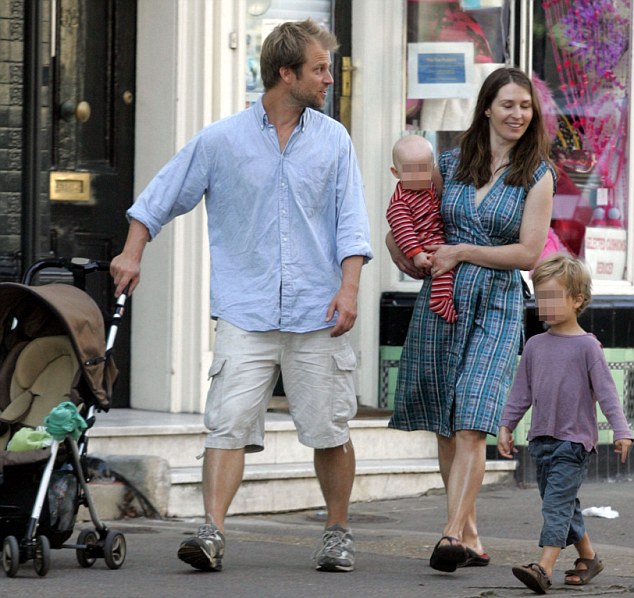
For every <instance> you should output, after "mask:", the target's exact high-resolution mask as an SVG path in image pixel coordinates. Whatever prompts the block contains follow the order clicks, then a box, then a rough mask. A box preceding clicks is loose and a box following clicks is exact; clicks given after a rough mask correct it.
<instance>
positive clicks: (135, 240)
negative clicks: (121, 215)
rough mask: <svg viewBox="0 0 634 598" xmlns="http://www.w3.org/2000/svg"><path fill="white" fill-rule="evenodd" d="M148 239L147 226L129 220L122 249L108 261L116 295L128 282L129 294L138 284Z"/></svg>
mask: <svg viewBox="0 0 634 598" xmlns="http://www.w3.org/2000/svg"><path fill="white" fill-rule="evenodd" d="M149 239H150V233H149V231H148V229H147V227H146V226H145V225H144V224H142V223H141V222H139V221H138V220H131V221H130V227H129V228H128V237H127V239H126V242H125V246H124V248H123V251H122V252H121V253H120V254H119V255H118V256H116V257H115V258H113V260H112V261H111V262H110V274H111V275H112V278H113V279H114V284H115V296H116V297H118V296H119V295H120V294H121V293H122V292H123V291H124V289H125V288H126V286H127V285H128V283H129V284H130V290H129V293H130V294H132V291H134V289H135V288H136V286H137V285H138V284H139V280H140V278H141V258H142V257H143V250H144V249H145V246H146V245H147V242H148V240H149Z"/></svg>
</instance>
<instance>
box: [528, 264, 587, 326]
mask: <svg viewBox="0 0 634 598" xmlns="http://www.w3.org/2000/svg"><path fill="white" fill-rule="evenodd" d="M552 278H556V279H557V281H558V282H559V283H560V284H561V286H563V287H564V289H565V291H566V294H567V295H568V296H569V297H576V296H577V295H581V296H582V297H583V302H582V303H581V305H580V306H579V309H578V310H577V314H580V313H581V312H582V311H583V310H584V309H585V308H586V307H588V305H589V304H590V301H592V276H591V275H590V270H588V267H587V266H586V265H585V263H584V262H583V261H581V260H580V259H577V258H575V257H572V256H571V255H568V254H566V253H554V254H553V255H551V256H550V257H548V258H547V259H545V260H544V261H543V262H541V263H540V264H539V265H538V266H537V267H536V268H535V270H534V271H533V276H532V280H533V285H534V286H537V285H538V284H540V283H542V282H546V281H547V280H550V279H552Z"/></svg>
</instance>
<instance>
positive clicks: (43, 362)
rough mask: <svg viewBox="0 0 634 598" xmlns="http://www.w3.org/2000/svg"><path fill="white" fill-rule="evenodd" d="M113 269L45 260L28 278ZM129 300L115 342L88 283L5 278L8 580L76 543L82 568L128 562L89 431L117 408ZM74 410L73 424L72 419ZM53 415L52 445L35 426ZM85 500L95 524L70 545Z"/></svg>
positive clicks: (42, 571) (1, 389) (0, 358)
mask: <svg viewBox="0 0 634 598" xmlns="http://www.w3.org/2000/svg"><path fill="white" fill-rule="evenodd" d="M106 266H109V264H106V265H104V264H96V263H95V262H92V261H90V260H81V259H78V260H76V261H72V262H71V263H70V265H67V264H66V262H62V261H58V260H56V261H54V262H53V261H47V260H43V261H41V262H38V263H36V264H35V265H34V266H32V267H31V268H30V269H29V273H31V276H25V279H26V280H27V281H28V282H30V281H31V280H32V273H33V272H35V271H39V270H40V269H43V268H47V267H56V268H57V267H63V268H67V269H69V268H73V269H72V270H71V271H72V272H73V276H75V273H76V272H75V270H77V271H79V272H80V273H81V274H83V275H85V274H86V273H87V272H92V271H104V272H105V271H107V267H106ZM77 280H78V281H79V282H82V280H83V277H81V276H78V277H77ZM125 299H126V297H125V294H124V295H121V296H120V297H119V299H117V307H116V309H115V313H114V314H113V315H112V324H111V326H110V330H109V334H108V342H106V334H105V324H106V320H105V317H104V314H103V313H102V311H101V309H100V308H99V306H98V305H97V304H96V303H95V301H94V300H93V299H92V298H91V297H90V295H88V294H87V293H86V292H85V291H84V290H83V287H82V288H78V287H75V286H71V285H68V284H63V283H51V284H43V285H39V286H30V284H19V283H12V282H4V283H0V542H2V559H1V560H2V568H3V569H4V572H5V574H6V575H7V576H8V577H14V576H15V575H16V574H17V570H18V567H19V565H20V564H22V563H24V562H26V561H27V560H32V561H33V564H34V567H35V571H36V573H37V574H38V575H40V576H43V575H46V573H47V572H48V568H49V564H50V555H49V553H50V548H73V549H75V550H76V553H77V560H78V561H79V564H80V565H81V566H82V567H90V566H92V565H93V564H94V562H95V560H96V559H97V558H103V559H104V560H105V561H106V565H107V566H108V567H109V568H111V569H117V568H119V567H120V566H121V565H122V564H123V561H124V559H125V551H126V545H125V538H124V536H123V534H121V533H120V532H116V531H114V530H109V529H108V527H107V526H106V525H104V524H103V523H102V522H101V521H100V519H99V516H98V514H97V511H96V509H95V505H94V503H93V501H92V499H91V496H90V489H89V487H88V481H89V479H88V475H87V472H88V469H87V464H86V451H87V447H88V438H87V437H86V435H85V431H86V430H87V429H88V428H89V427H90V426H91V425H92V424H93V423H94V420H95V416H94V413H95V412H99V411H108V409H109V408H110V398H111V396H112V388H113V384H114V382H115V380H116V377H117V368H116V366H115V364H114V361H113V360H112V358H111V355H110V353H111V350H112V346H113V343H114V338H115V335H116V330H117V326H118V321H119V320H120V319H121V316H122V314H123V308H124V304H125ZM65 403H70V404H71V405H74V406H75V408H76V409H73V408H71V405H65ZM60 406H61V408H60V409H57V408H58V407H60ZM67 407H68V408H70V409H67ZM53 410H54V411H53ZM51 411H53V413H51ZM78 411H79V414H78ZM67 414H70V416H71V419H72V422H66V421H65V416H66V415H67ZM48 416H50V418H48ZM47 418H48V419H47ZM45 419H46V420H47V422H48V426H47V427H48V428H49V429H50V430H51V431H50V434H51V436H52V438H51V441H50V444H49V439H48V438H45V437H44V438H42V436H46V435H38V434H37V433H33V434H32V433H31V432H30V430H29V429H33V428H37V427H38V426H42V425H44V421H45ZM79 420H82V421H79ZM67 423H72V425H73V429H72V430H69V429H68V427H67V426H66V424H67ZM53 429H54V431H53ZM18 434H19V436H18ZM11 438H13V439H14V440H15V441H14V442H12V443H11V444H9V441H10V440H11ZM7 447H10V448H11V449H14V450H7ZM31 447H36V448H31ZM37 447H41V448H37ZM82 505H83V506H85V507H87V509H88V512H89V513H90V518H91V520H92V522H93V524H94V526H95V529H94V530H90V529H82V530H81V532H80V534H79V536H78V539H77V543H76V544H73V545H66V544H65V542H66V540H67V539H68V538H69V537H70V536H71V534H72V532H73V528H74V524H75V518H76V516H77V512H78V509H79V508H80V507H81V506H82Z"/></svg>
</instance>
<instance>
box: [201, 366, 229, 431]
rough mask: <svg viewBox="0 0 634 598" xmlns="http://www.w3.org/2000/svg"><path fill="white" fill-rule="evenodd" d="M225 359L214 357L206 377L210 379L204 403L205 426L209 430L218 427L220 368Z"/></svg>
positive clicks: (220, 409)
mask: <svg viewBox="0 0 634 598" xmlns="http://www.w3.org/2000/svg"><path fill="white" fill-rule="evenodd" d="M226 362H227V360H226V359H225V358H217V359H214V360H213V362H212V364H211V367H210V368H209V372H208V374H207V379H208V380H211V383H210V385H209V391H208V392H207V403H206V405H205V426H206V427H207V428H208V429H209V430H213V429H215V428H217V427H218V422H219V421H220V417H221V412H222V396H223V393H222V386H223V384H222V382H223V380H222V378H223V377H222V370H223V368H224V366H225V363H226Z"/></svg>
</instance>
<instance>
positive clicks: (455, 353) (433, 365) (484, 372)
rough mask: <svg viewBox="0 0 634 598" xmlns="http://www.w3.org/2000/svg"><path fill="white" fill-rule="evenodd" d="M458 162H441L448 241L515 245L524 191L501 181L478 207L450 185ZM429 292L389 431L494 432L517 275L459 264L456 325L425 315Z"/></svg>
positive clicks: (420, 303)
mask: <svg viewBox="0 0 634 598" xmlns="http://www.w3.org/2000/svg"><path fill="white" fill-rule="evenodd" d="M458 156H459V150H457V149H454V150H452V151H450V152H444V153H443V154H441V156H440V160H439V166H440V172H441V174H442V176H443V181H444V185H443V187H444V188H443V194H442V204H441V210H442V216H443V221H444V223H445V234H446V235H447V243H449V244H452V245H453V244H457V243H469V244H472V245H487V246H495V245H507V244H511V243H517V242H518V241H519V232H520V224H521V220H522V213H523V210H524V201H525V199H526V195H527V192H526V191H524V190H523V189H522V188H521V187H512V186H509V185H505V184H504V175H502V176H500V177H499V178H498V180H497V181H496V182H495V183H494V185H493V187H492V188H491V189H490V190H489V192H488V193H487V195H486V196H485V197H484V198H483V199H482V201H481V202H480V204H479V205H478V206H476V204H475V187H474V186H473V185H464V184H463V183H459V182H456V181H453V180H452V179H453V175H454V172H455V170H456V167H457V164H458ZM547 169H548V166H547V165H546V163H545V162H542V163H541V164H540V165H539V167H538V168H537V170H536V172H535V174H534V175H533V185H534V184H535V183H536V182H537V181H539V180H540V179H541V178H542V177H543V176H544V174H545V173H546V172H547ZM553 177H554V173H553ZM430 291H431V284H429V279H427V280H425V281H424V283H423V286H422V288H421V290H420V293H419V294H418V298H417V300H416V305H415V307H414V313H413V315H412V319H411V322H410V325H409V330H408V333H407V338H406V340H405V345H404V347H403V353H402V355H401V362H400V366H399V372H398V381H397V385H396V394H395V399H394V413H393V415H392V418H391V420H390V423H389V427H391V428H397V429H399V430H429V431H432V432H436V433H437V434H441V435H443V436H451V435H452V434H453V433H454V432H455V431H456V430H481V431H483V432H488V433H489V434H497V428H498V423H499V419H500V416H501V414H502V409H503V407H504V402H505V401H506V397H507V394H508V391H509V389H510V385H511V383H512V380H513V373H514V371H515V365H516V359H517V355H518V352H519V348H520V342H521V338H522V328H523V324H522V316H523V301H522V283H521V275H520V272H519V270H494V269H491V268H484V267H481V266H476V265H474V264H470V263H467V262H462V263H460V264H458V266H457V267H456V270H455V278H454V302H455V307H456V311H457V313H458V321H457V322H456V323H455V324H448V323H447V322H446V321H445V320H444V319H443V318H441V317H439V316H438V315H436V314H434V313H433V312H432V311H431V310H430V309H429V294H430Z"/></svg>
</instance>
